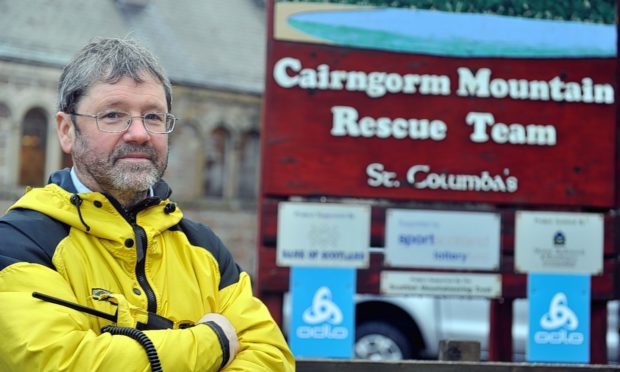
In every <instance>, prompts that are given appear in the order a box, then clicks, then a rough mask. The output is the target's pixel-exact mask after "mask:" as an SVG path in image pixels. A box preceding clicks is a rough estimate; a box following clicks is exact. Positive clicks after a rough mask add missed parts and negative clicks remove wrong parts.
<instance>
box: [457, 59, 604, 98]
mask: <svg viewBox="0 0 620 372" xmlns="http://www.w3.org/2000/svg"><path fill="white" fill-rule="evenodd" d="M457 71H458V75H459V87H458V89H457V91H456V94H457V95H459V96H474V97H481V98H487V97H493V98H512V99H517V100H525V99H528V100H532V101H556V102H584V103H602V104H613V103H614V88H613V86H612V85H611V84H594V82H593V81H592V79H591V78H589V77H585V78H583V79H581V82H580V83H576V82H565V81H563V80H562V79H561V78H560V77H559V76H555V77H554V78H552V79H551V80H549V81H542V80H525V79H508V80H505V79H499V78H496V79H491V70H490V69H488V68H481V69H478V71H477V72H476V74H475V75H474V74H473V73H472V72H471V70H470V69H468V68H466V67H459V68H458V69H457Z"/></svg>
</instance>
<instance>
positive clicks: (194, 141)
mask: <svg viewBox="0 0 620 372" xmlns="http://www.w3.org/2000/svg"><path fill="white" fill-rule="evenodd" d="M169 141H170V153H169V156H168V168H167V169H166V174H165V175H164V178H165V179H166V181H167V182H168V184H169V185H170V187H171V188H172V191H173V192H174V195H175V198H177V199H185V200H188V199H190V198H195V197H197V196H202V177H201V174H202V166H203V164H202V155H201V154H202V146H203V144H202V140H201V138H200V133H199V131H198V130H197V125H196V124H194V123H192V122H191V121H188V122H186V121H184V122H183V125H177V126H176V127H175V129H174V132H173V133H172V134H170V139H169Z"/></svg>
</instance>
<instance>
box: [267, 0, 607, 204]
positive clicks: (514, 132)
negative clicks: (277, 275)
mask: <svg viewBox="0 0 620 372" xmlns="http://www.w3.org/2000/svg"><path fill="white" fill-rule="evenodd" d="M343 3H344V2H343V1H328V2H322V3H315V2H304V1H295V2H293V1H278V2H273V1H272V2H271V3H270V7H269V11H270V14H269V16H270V20H271V24H270V38H269V48H268V62H267V76H266V92H265V108H266V109H265V111H264V112H265V114H264V128H263V134H264V136H265V137H264V138H265V140H264V146H263V158H262V161H263V166H262V182H263V192H264V193H265V195H317V194H318V195H330V196H353V197H369V198H387V199H400V200H402V199H414V200H429V201H479V202H492V203H519V204H522V203H527V204H537V203H544V204H547V205H549V204H553V205H587V206H599V207H609V206H612V205H613V203H614V198H613V192H614V188H615V186H614V181H613V180H614V169H615V168H614V157H615V138H616V135H615V133H616V129H615V127H616V124H615V112H616V108H615V92H614V87H615V84H616V65H617V63H616V44H617V43H616V40H617V37H616V25H615V23H614V15H615V14H616V11H615V5H614V4H609V3H608V2H603V1H597V0H592V1H590V3H593V4H592V6H591V8H588V9H585V10H584V11H583V12H573V13H571V14H559V13H557V12H558V11H560V10H558V9H561V8H562V7H556V6H555V4H554V3H552V2H541V4H543V3H544V4H550V5H549V6H550V8H549V9H538V8H540V7H541V6H543V7H544V4H543V5H541V4H538V3H535V4H532V5H531V6H532V7H536V9H535V11H534V10H531V9H530V11H529V13H531V14H532V17H530V16H529V15H528V13H527V12H526V13H523V14H521V11H522V10H523V7H522V6H521V2H516V1H515V2H514V4H512V5H511V3H510V2H504V3H503V6H505V7H506V10H507V13H510V14H513V15H508V14H499V13H498V14H491V13H489V11H488V9H476V7H475V4H474V3H473V2H472V4H473V5H472V6H470V9H471V10H470V11H468V12H458V13H456V12H451V11H448V10H446V9H432V10H431V9H429V8H428V6H430V5H429V4H431V5H432V4H433V2H428V1H420V2H413V3H411V4H412V5H415V6H416V8H415V9H413V8H412V7H402V8H395V7H389V6H387V7H368V6H359V5H355V2H354V1H346V3H348V4H343ZM361 3H362V2H361V1H360V2H359V4H361ZM364 3H366V4H367V3H368V2H364ZM444 3H445V2H437V4H434V5H437V6H443V5H444ZM407 4H409V2H407ZM511 12H512V13H511ZM483 13H484V14H483ZM537 14H538V15H540V17H538V18H543V19H537V18H536V15H537ZM547 16H548V17H547ZM590 17H591V18H592V19H590ZM411 25H415V27H412V26H411ZM488 30H493V32H488Z"/></svg>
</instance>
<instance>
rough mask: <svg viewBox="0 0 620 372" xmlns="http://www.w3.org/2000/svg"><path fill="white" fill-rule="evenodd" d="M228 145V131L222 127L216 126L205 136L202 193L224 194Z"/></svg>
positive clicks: (219, 195)
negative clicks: (207, 136) (205, 146)
mask: <svg viewBox="0 0 620 372" xmlns="http://www.w3.org/2000/svg"><path fill="white" fill-rule="evenodd" d="M229 146H230V133H229V132H228V130H227V129H226V128H224V127H217V128H215V129H213V131H211V134H210V135H209V138H207V148H206V157H205V172H204V176H205V178H204V181H203V187H204V193H205V195H206V196H213V197H222V196H224V185H225V182H226V176H227V174H226V173H227V172H226V154H227V152H228V148H229Z"/></svg>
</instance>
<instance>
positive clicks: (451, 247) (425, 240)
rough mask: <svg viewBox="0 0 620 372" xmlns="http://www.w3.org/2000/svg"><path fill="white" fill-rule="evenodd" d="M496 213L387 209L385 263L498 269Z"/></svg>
mask: <svg viewBox="0 0 620 372" xmlns="http://www.w3.org/2000/svg"><path fill="white" fill-rule="evenodd" d="M499 243H500V216H499V214H497V213H485V212H453V211H428V210H427V211H422V210H405V209H388V210H387V211H386V228H385V264H386V265H387V266H398V267H424V268H436V269H441V268H447V269H449V268H452V269H480V270H498V269H499V255H500V244H499Z"/></svg>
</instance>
